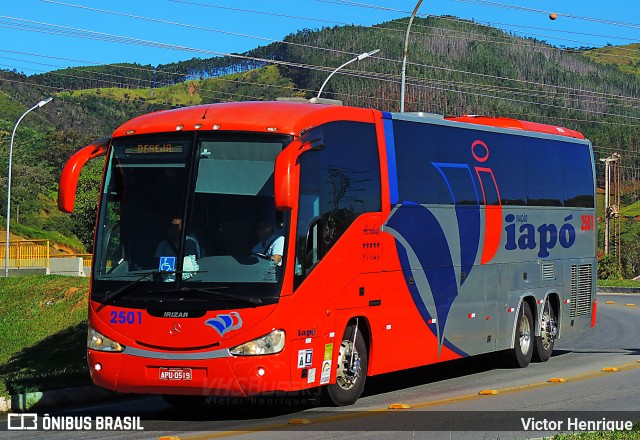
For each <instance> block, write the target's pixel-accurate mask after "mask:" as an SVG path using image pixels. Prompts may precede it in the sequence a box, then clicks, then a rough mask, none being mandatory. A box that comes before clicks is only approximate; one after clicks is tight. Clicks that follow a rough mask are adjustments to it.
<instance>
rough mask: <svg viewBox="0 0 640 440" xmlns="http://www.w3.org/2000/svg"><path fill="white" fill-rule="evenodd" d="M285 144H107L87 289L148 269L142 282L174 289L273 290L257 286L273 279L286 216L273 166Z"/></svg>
mask: <svg viewBox="0 0 640 440" xmlns="http://www.w3.org/2000/svg"><path fill="white" fill-rule="evenodd" d="M290 141H291V138H290V137H289V136H281V135H267V134H247V133H215V134H212V135H206V134H201V135H200V136H198V137H194V136H192V135H186V136H185V135H184V134H183V135H182V136H180V135H166V136H158V135H156V136H154V137H148V136H145V137H137V138H127V139H116V140H114V142H113V145H112V148H111V150H110V155H109V157H108V163H107V168H106V171H105V181H104V186H103V195H102V202H101V206H100V213H99V222H98V229H97V232H96V246H95V256H94V258H95V264H94V291H95V290H104V289H106V287H105V288H103V289H100V283H101V281H104V282H105V283H107V284H109V285H111V284H112V283H109V282H111V281H129V282H133V281H136V280H138V282H139V280H140V278H141V276H142V277H144V276H145V275H148V274H153V276H147V277H146V278H144V281H148V283H143V284H147V285H149V286H152V285H158V284H157V283H173V284H172V285H173V286H174V288H175V289H177V288H180V289H182V290H183V291H184V290H197V289H204V288H212V287H213V288H220V287H222V286H224V288H225V289H228V288H233V287H234V286H235V287H236V288H241V290H242V289H244V290H247V288H248V284H250V285H252V286H253V287H256V286H257V285H263V287H259V286H258V287H257V288H258V290H260V291H265V292H266V291H269V294H270V295H273V288H270V289H265V288H264V287H265V286H264V285H271V286H272V287H274V286H275V285H278V284H279V283H278V281H279V277H280V273H281V271H282V270H281V268H282V264H283V263H284V242H285V238H284V237H285V231H286V229H287V221H286V218H285V217H286V216H284V215H283V214H282V213H279V212H277V211H276V209H275V204H274V195H273V191H274V184H273V170H274V163H275V159H276V156H277V155H278V154H279V153H280V151H282V149H283V147H284V146H286V145H287V144H288V143H289V142H290ZM109 288H111V289H113V286H110V287H109ZM168 288H169V284H163V285H162V289H164V290H167V289H168ZM189 288H191V289H189ZM153 289H157V287H156V288H153V287H150V288H146V289H145V288H137V289H135V290H136V294H144V292H145V291H150V290H153ZM249 290H251V289H249ZM247 295H254V296H255V295H256V292H248V293H247Z"/></svg>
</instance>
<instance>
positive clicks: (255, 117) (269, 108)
mask: <svg viewBox="0 0 640 440" xmlns="http://www.w3.org/2000/svg"><path fill="white" fill-rule="evenodd" d="M375 113H376V111H375V110H372V109H364V108H357V107H347V106H336V105H324V104H307V103H301V102H286V101H275V102H274V101H258V102H256V101H245V102H228V103H219V104H205V105H198V106H193V107H183V108H178V109H174V110H164V111H159V112H155V113H149V114H146V115H142V116H139V117H137V118H134V119H131V120H130V121H128V122H125V123H124V124H123V125H121V126H120V127H119V128H117V129H116V130H115V132H114V133H113V136H114V137H119V136H126V135H134V134H136V135H138V134H150V133H168V132H173V131H180V130H185V131H193V130H198V129H203V130H212V129H214V130H224V131H254V132H265V133H267V132H276V133H282V134H291V135H299V134H300V132H301V131H302V130H304V129H307V128H310V127H313V126H317V125H320V124H323V123H326V122H330V121H335V120H349V121H359V122H370V123H372V122H374V114H375ZM391 115H393V116H394V117H397V116H402V115H411V114H410V113H392V114H391ZM444 120H447V121H456V122H463V123H469V124H478V125H485V126H490V127H497V128H506V129H514V130H522V131H528V132H535V133H545V134H552V135H556V136H565V137H571V138H576V139H584V138H585V137H584V135H582V133H580V132H578V131H575V130H571V129H568V128H564V127H560V126H555V125H547V124H540V123H537V122H528V121H521V120H517V119H510V118H502V117H489V116H473V115H463V116H455V117H446V118H444Z"/></svg>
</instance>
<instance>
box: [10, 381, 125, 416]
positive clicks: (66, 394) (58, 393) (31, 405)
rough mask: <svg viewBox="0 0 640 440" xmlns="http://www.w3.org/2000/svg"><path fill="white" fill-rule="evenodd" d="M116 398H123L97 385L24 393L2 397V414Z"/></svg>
mask: <svg viewBox="0 0 640 440" xmlns="http://www.w3.org/2000/svg"><path fill="white" fill-rule="evenodd" d="M116 396H122V394H118V393H116V392H114V391H110V390H107V389H104V388H100V387H98V386H96V385H86V386H81V387H74V388H62V389H58V390H51V391H42V392H39V391H38V392H32V393H22V394H17V395H14V396H11V397H10V398H6V397H1V398H0V412H9V411H21V412H24V411H40V410H43V409H50V408H61V407H64V406H70V405H78V404H81V403H87V402H96V401H99V400H106V399H112V398H114V397H116Z"/></svg>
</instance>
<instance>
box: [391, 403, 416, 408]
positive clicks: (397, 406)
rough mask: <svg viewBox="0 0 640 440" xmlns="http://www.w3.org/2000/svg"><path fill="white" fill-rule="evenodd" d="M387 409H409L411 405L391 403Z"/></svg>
mask: <svg viewBox="0 0 640 440" xmlns="http://www.w3.org/2000/svg"><path fill="white" fill-rule="evenodd" d="M388 409H411V405H408V404H406V403H392V404H391V405H389V407H388Z"/></svg>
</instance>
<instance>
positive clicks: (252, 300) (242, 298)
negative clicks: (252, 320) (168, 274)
mask: <svg viewBox="0 0 640 440" xmlns="http://www.w3.org/2000/svg"><path fill="white" fill-rule="evenodd" d="M221 289H227V287H217V288H206V287H182V288H180V289H168V290H156V291H151V292H149V293H175V292H185V293H188V292H200V293H207V294H209V295H215V296H222V297H225V298H231V299H237V300H238V301H242V302H248V303H251V304H262V299H260V298H253V297H246V296H242V295H234V294H233V293H227V292H221V291H220V290H221Z"/></svg>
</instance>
